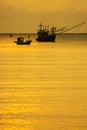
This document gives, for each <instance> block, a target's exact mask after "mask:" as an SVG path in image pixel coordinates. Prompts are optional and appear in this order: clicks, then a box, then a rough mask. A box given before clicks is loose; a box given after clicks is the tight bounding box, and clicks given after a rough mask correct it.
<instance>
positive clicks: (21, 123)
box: [0, 33, 87, 130]
mask: <svg viewBox="0 0 87 130" xmlns="http://www.w3.org/2000/svg"><path fill="white" fill-rule="evenodd" d="M29 35H30V38H31V39H32V43H31V44H30V45H17V44H16V43H15V42H14V41H15V40H16V39H17V37H24V38H25V40H27V38H28V34H20V33H18V34H13V35H12V36H11V35H9V34H0V130H87V33H85V34H84V33H80V34H74V33H70V34H61V35H57V37H56V41H55V42H37V41H36V40H35V39H36V37H37V35H36V34H29Z"/></svg>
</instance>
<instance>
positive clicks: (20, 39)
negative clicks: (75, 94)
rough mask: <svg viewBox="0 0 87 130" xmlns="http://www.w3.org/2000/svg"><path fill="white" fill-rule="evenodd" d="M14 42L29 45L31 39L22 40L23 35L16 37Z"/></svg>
mask: <svg viewBox="0 0 87 130" xmlns="http://www.w3.org/2000/svg"><path fill="white" fill-rule="evenodd" d="M14 42H15V43H17V45H30V43H31V42H32V40H27V41H24V37H18V38H17V41H14Z"/></svg>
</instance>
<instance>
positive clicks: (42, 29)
mask: <svg viewBox="0 0 87 130" xmlns="http://www.w3.org/2000/svg"><path fill="white" fill-rule="evenodd" d="M37 35H38V36H37V38H36V40H37V41H39V42H55V38H56V27H52V28H51V29H50V30H49V27H48V26H47V27H46V26H43V25H42V24H40V25H39V29H38V32H37Z"/></svg>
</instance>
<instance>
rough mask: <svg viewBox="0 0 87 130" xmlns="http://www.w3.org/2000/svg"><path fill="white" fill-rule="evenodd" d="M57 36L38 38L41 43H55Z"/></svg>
mask: <svg viewBox="0 0 87 130" xmlns="http://www.w3.org/2000/svg"><path fill="white" fill-rule="evenodd" d="M55 38H56V35H49V36H38V37H37V38H36V40H37V41H39V42H55Z"/></svg>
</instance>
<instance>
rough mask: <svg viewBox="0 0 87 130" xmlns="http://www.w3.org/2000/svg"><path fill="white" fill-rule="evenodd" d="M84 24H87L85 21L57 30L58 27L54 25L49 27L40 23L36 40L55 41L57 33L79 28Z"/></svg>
mask: <svg viewBox="0 0 87 130" xmlns="http://www.w3.org/2000/svg"><path fill="white" fill-rule="evenodd" d="M83 24H85V22H82V23H80V24H77V25H75V26H72V27H70V28H68V29H66V27H62V28H60V29H59V30H57V29H56V27H54V26H53V27H52V28H50V29H49V26H44V25H42V24H40V25H39V29H38V32H37V38H36V40H37V41H39V42H55V39H56V34H63V33H65V32H67V31H70V30H72V29H74V28H77V27H79V26H81V25H83Z"/></svg>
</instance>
